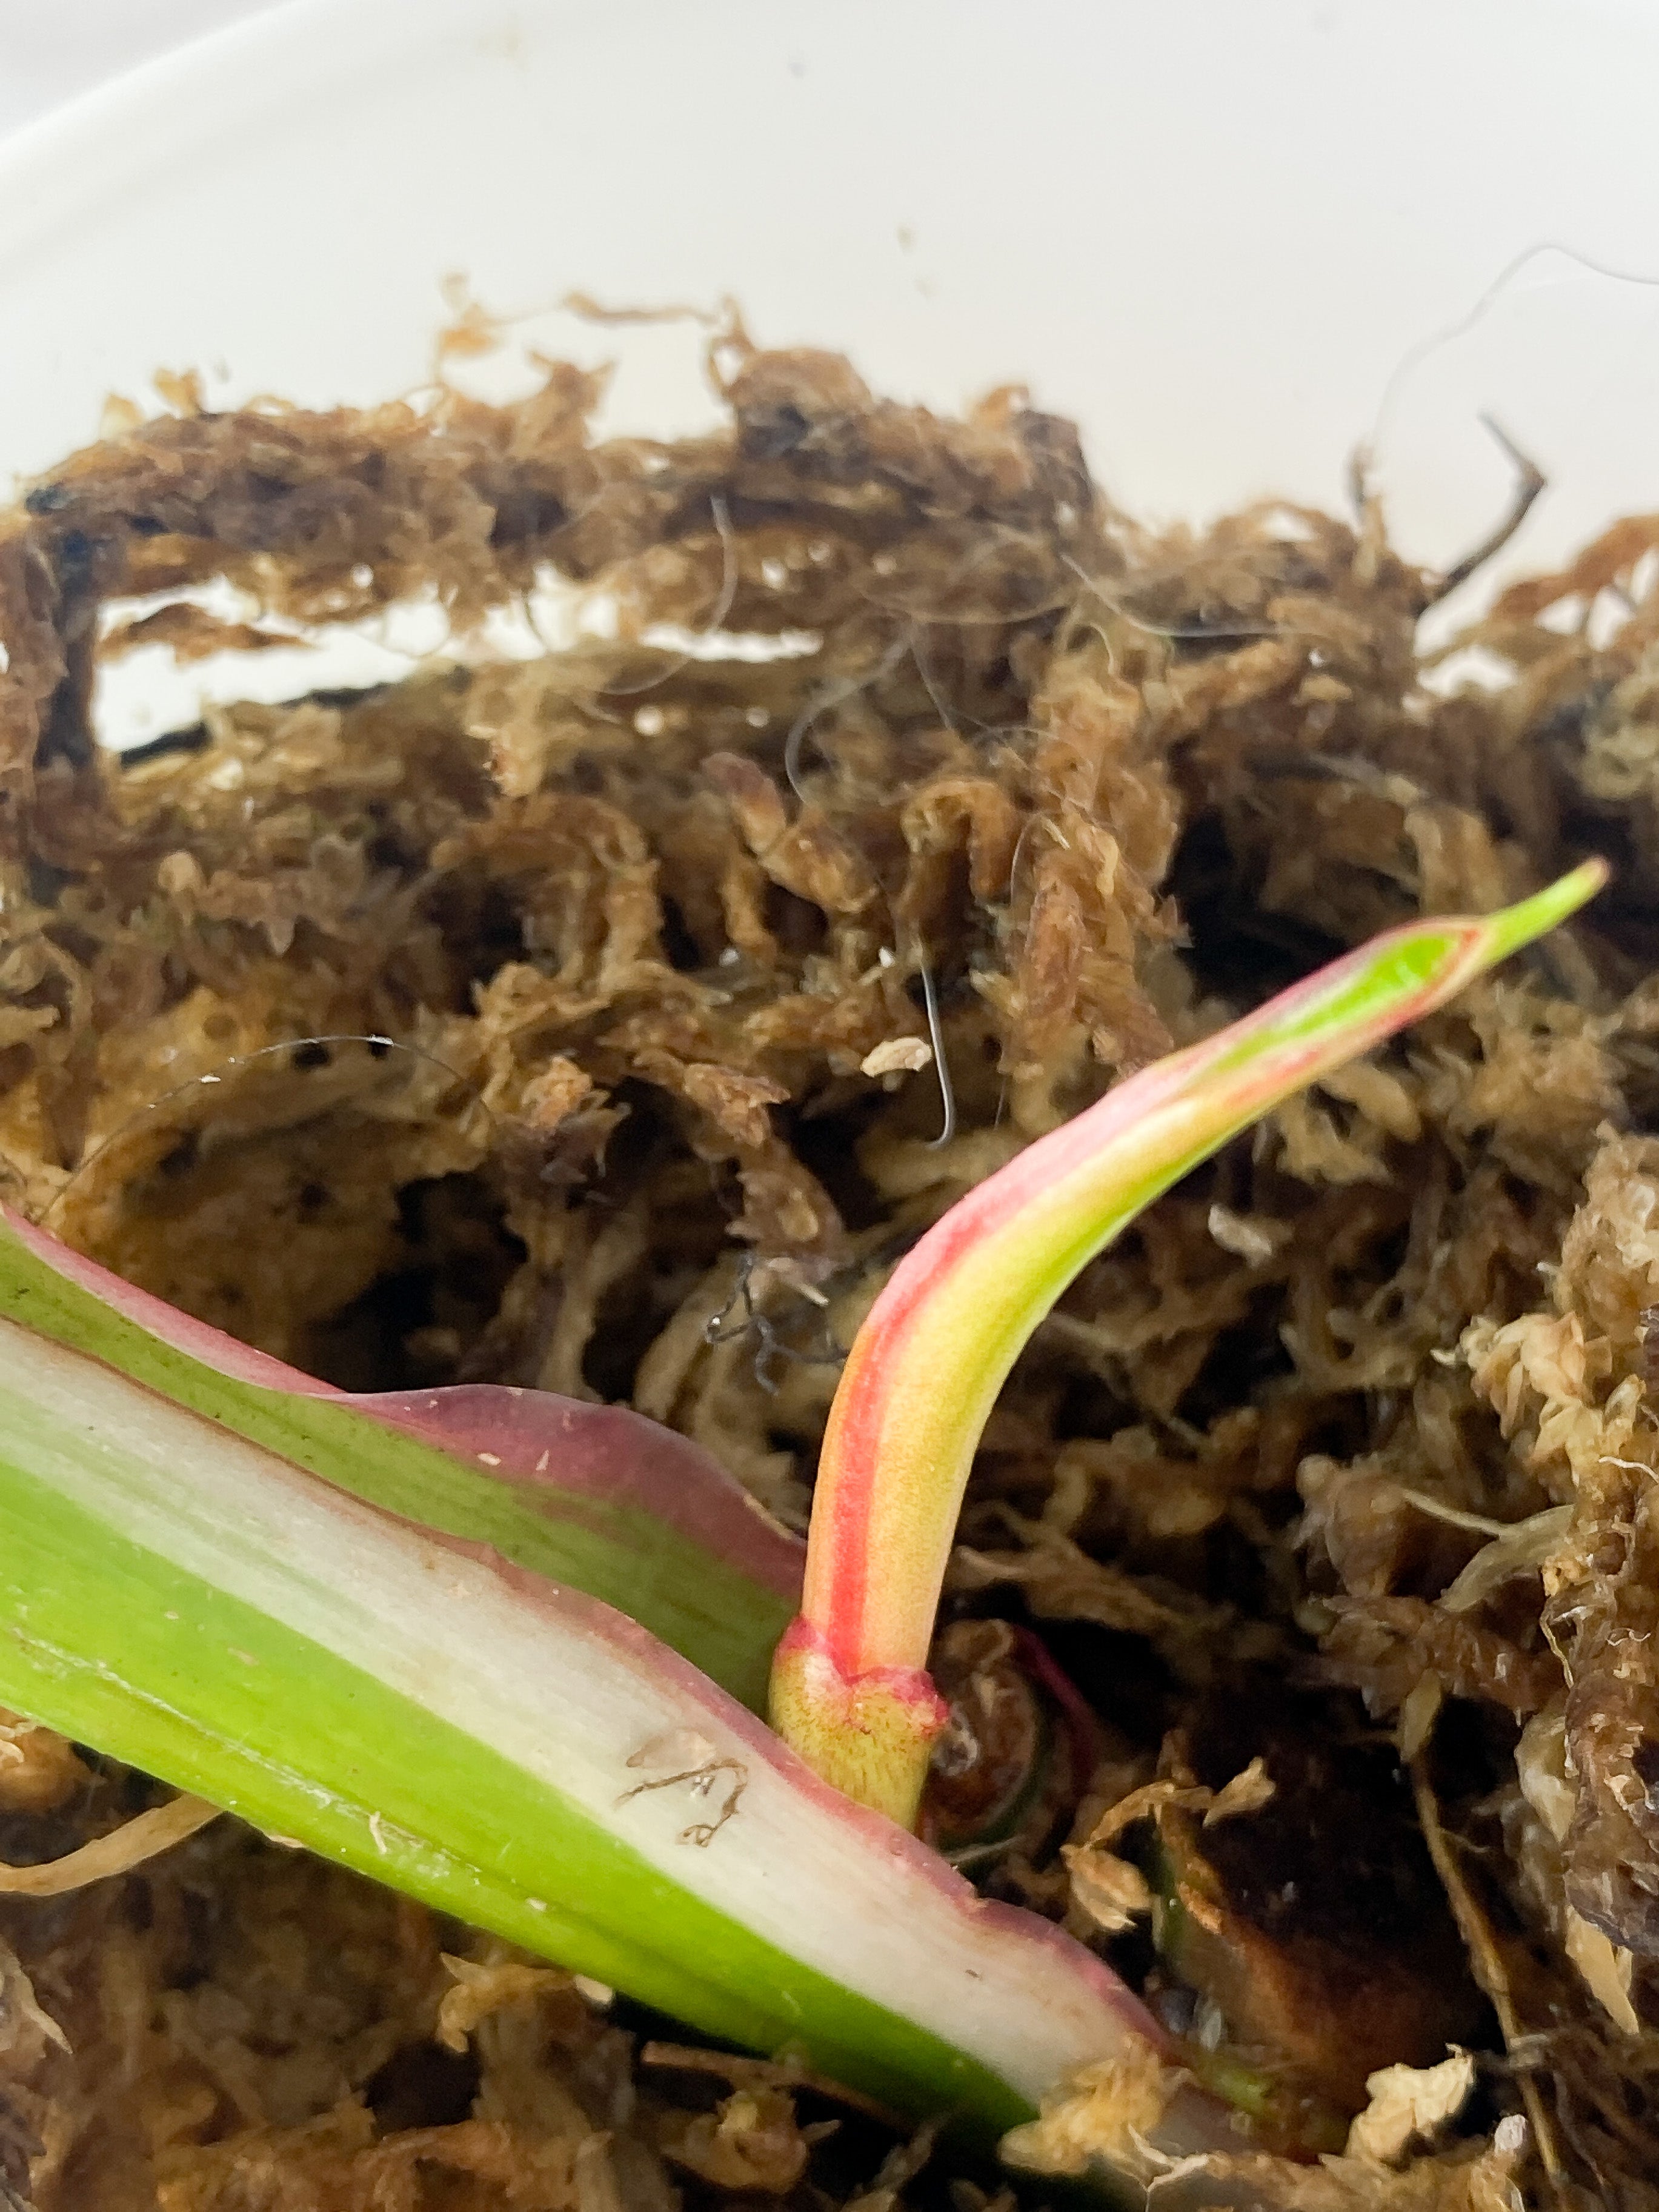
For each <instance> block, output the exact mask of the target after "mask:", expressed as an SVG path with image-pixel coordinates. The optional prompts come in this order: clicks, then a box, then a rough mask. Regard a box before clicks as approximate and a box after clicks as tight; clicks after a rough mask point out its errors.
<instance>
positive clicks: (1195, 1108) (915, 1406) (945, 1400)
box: [771, 860, 1607, 1827]
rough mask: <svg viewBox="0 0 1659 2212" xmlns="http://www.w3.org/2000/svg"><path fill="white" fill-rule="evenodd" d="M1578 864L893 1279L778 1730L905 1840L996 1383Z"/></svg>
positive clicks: (1447, 924) (780, 1658) (822, 1466)
mask: <svg viewBox="0 0 1659 2212" xmlns="http://www.w3.org/2000/svg"><path fill="white" fill-rule="evenodd" d="M1606 880H1607V869H1606V866H1604V864H1603V863H1602V862H1601V861H1599V860H1589V861H1586V862H1585V863H1584V864H1583V866H1581V867H1578V868H1575V869H1574V870H1573V871H1572V872H1571V874H1570V875H1566V876H1563V877H1562V878H1560V880H1559V882H1557V883H1555V884H1551V885H1550V886H1549V887H1548V889H1547V890H1542V891H1540V892H1538V893H1536V894H1535V895H1534V896H1533V897H1531V898H1528V899H1525V900H1523V901H1522V902H1520V903H1519V904H1518V905H1516V906H1512V907H1507V908H1504V909H1503V910H1502V911H1501V912H1499V913H1497V914H1492V915H1482V916H1480V917H1477V918H1472V919H1464V920H1451V921H1423V922H1414V923H1411V924H1408V925H1407V927H1403V928H1401V929H1396V930H1391V931H1390V932H1389V933H1388V934H1386V935H1385V936H1383V937H1379V938H1376V939H1373V940H1372V942H1371V943H1370V944H1369V945H1362V946H1361V947H1360V948H1359V949H1358V951H1355V952H1352V953H1350V954H1349V955H1348V956H1347V957H1346V958H1344V959H1341V960H1338V961H1335V962H1334V963H1332V965H1331V966H1329V967H1328V968H1324V969H1321V970H1320V971H1319V973H1318V974H1317V975H1311V976H1310V977H1309V978H1308V979H1307V980H1306V981H1304V982H1302V983H1298V984H1297V985H1296V986H1295V987H1294V988H1293V989H1291V990H1289V991H1286V992H1285V993H1283V994H1281V995H1280V996H1279V998H1276V999H1273V1000H1269V1002H1268V1003H1267V1005H1266V1006H1262V1007H1261V1008H1260V1009H1259V1010H1258V1011H1257V1012H1255V1013H1253V1014H1250V1015H1248V1016H1247V1017H1246V1018H1244V1019H1243V1021H1239V1022H1235V1023H1234V1024H1232V1025H1231V1027H1230V1028H1228V1029H1225V1030H1221V1031H1219V1032H1218V1035H1216V1036H1212V1037H1209V1038H1206V1040H1205V1042H1203V1043H1201V1044H1197V1045H1194V1046H1191V1047H1189V1048H1188V1049H1187V1050H1186V1051H1184V1052H1178V1053H1175V1054H1171V1055H1170V1058H1169V1059H1167V1060H1160V1061H1159V1062H1158V1064H1157V1065H1156V1066H1152V1067H1149V1068H1147V1069H1146V1071H1145V1073H1142V1074H1140V1075H1138V1076H1135V1077H1133V1078H1132V1079H1130V1080H1129V1081H1127V1082H1126V1083H1122V1084H1120V1085H1118V1087H1117V1088H1116V1089H1115V1091H1110V1092H1109V1093H1108V1095H1107V1096H1106V1097H1104V1098H1103V1099H1102V1100H1101V1101H1100V1102H1099V1103H1098V1104H1097V1105H1095V1106H1092V1107H1091V1108H1090V1109H1089V1110H1088V1111H1087V1112H1086V1113H1085V1114H1080V1115H1078V1117H1077V1118H1076V1120H1075V1121H1069V1122H1067V1123H1066V1124H1065V1125H1064V1127H1060V1128H1059V1129H1056V1130H1054V1132H1053V1133H1052V1134H1050V1135H1048V1136H1047V1137H1044V1138H1042V1139H1040V1141H1039V1142H1037V1143H1036V1144H1034V1145H1032V1146H1030V1147H1029V1148H1028V1149H1027V1150H1026V1151H1024V1152H1022V1153H1020V1154H1019V1156H1018V1158H1016V1159H1014V1160H1012V1161H1011V1162H1010V1163H1009V1164H1008V1165H1007V1166H1006V1168H1004V1169H1003V1170H1001V1171H1000V1173H999V1174H997V1175H994V1176H991V1177H990V1178H989V1179H988V1180H987V1182H983V1183H981V1185H980V1186H979V1188H977V1189H976V1190H974V1191H972V1192H970V1193H969V1195H968V1196H967V1197H966V1198H964V1199H963V1200H961V1201H960V1202H959V1203H958V1204H957V1205H956V1206H953V1207H952V1208H951V1211H950V1212H948V1213H947V1214H945V1217H944V1218H943V1219H942V1220H940V1221H939V1222H937V1223H936V1224H935V1225H934V1226H933V1228H932V1229H931V1230H930V1231H928V1232H927V1235H926V1236H925V1237H923V1238H922V1239H921V1242H920V1243H918V1244H916V1245H915V1247H914V1249H912V1250H911V1251H910V1252H909V1253H908V1254H907V1255H906V1256H905V1258H904V1259H903V1260H902V1261H900V1263H899V1265H898V1267H896V1268H895V1270H894V1272H893V1273H892V1276H891V1277H890V1279H889V1281H888V1283H887V1285H886V1287H885V1289H884V1291H883V1292H882V1294H881V1296H880V1297H878V1299H877V1301H876V1303H875V1304H874V1306H873V1307H872V1309H871V1311H870V1314H869V1316H868V1318H867V1319H866V1322H865V1323H864V1326H863V1328H861V1329H860V1332H859V1334H858V1337H857V1339H856V1340H855V1341H854V1346H853V1349H852V1352H851V1353H850V1355H849V1356H848V1362H847V1365H846V1369H845V1370H844V1371H843V1373H842V1380H841V1385H840V1388H839V1389H838V1390H837V1392H836V1401H835V1404H834V1407H832V1409H831V1412H830V1415H829V1427H828V1429H827V1431H826V1432H825V1436H824V1441H823V1454H822V1456H821V1458H820V1461H819V1464H818V1478H817V1495H816V1498H815V1499H814V1502H813V1508H812V1526H811V1540H810V1542H809V1546H808V1550H807V1559H806V1580H805V1591H804V1595H803V1598H802V1605H801V1611H800V1614H799V1618H798V1619H797V1620H795V1621H794V1622H793V1625H792V1626H791V1627H790V1628H789V1629H788V1631H787V1633H786V1634H785V1636H784V1638H783V1639H782V1641H781V1643H780V1644H779V1646H778V1649H777V1654H776V1656H775V1661H774V1664H773V1673H772V1707H771V1710H772V1720H773V1724H774V1726H775V1728H776V1729H777V1730H778V1732H779V1733H780V1734H781V1735H782V1736H783V1737H784V1738H785V1740H786V1741H787V1742H789V1743H790V1744H792V1745H793V1747H794V1748H795V1750H796V1751H798V1752H799V1753H800V1755H801V1757H802V1758H803V1759H805V1760H806V1762H807V1764H808V1765H811V1766H812V1767H814V1768H815V1769H816V1770H817V1772H818V1773H819V1774H821V1775H822V1776H823V1778H825V1779H826V1780H827V1781H829V1782H832V1783H834V1784H836V1786H837V1787H838V1788H840V1789H841V1790H843V1791H845V1792H846V1794H847V1795H848V1796H851V1797H854V1798H856V1799H858V1800H859V1801H860V1802H861V1803H863V1804H866V1805H869V1806H872V1807H874V1808H876V1809H877V1810H878V1811H880V1812H884V1813H886V1814H889V1815H890V1817H891V1818H892V1819H893V1820H897V1821H899V1822H900V1823H902V1825H903V1826H907V1827H909V1826H914V1825H915V1818H916V1813H917V1808H918V1806H919V1803H920V1801H921V1789H922V1784H923V1783H924V1781H925V1780H926V1778H927V1762H928V1756H929V1753H930V1750H931V1747H932V1745H933V1739H934V1737H935V1736H936V1735H937V1734H938V1732H939V1729H940V1727H941V1726H942V1725H943V1723H944V1719H945V1709H944V1706H943V1705H942V1704H941V1702H940V1700H939V1696H938V1694H937V1692H935V1690H934V1688H933V1683H932V1681H931V1680H930V1679H929V1677H928V1675H927V1652H928V1647H929V1644H930V1643H931V1642H932V1638H933V1620H934V1615H935V1613H936V1611H937V1609H938V1605H939V1589H940V1586H941V1583H942V1582H943V1579H944V1574H945V1561H946V1559H947V1557H948V1554H949V1552H950V1548H951V1541H952V1537H953V1535H954V1533H955V1529H956V1522H957V1511H958V1509H959V1507H960V1505H961V1503H962V1495H963V1488H964V1486H965V1485H966V1483H967V1480H968V1472H969V1467H970V1465H971V1463H972V1461H973V1455H974V1452H975V1448H976V1447H977V1445H978V1443H979V1439H980V1436H981V1431H982V1430H983V1428H984V1426H985V1422H986V1419H987V1416H988V1415H989V1413H990V1411H991V1408H992V1406H993V1404H994V1401H995V1399H996V1396H997V1394H998V1392H999V1391H1000V1389H1001V1388H1002V1385H1003V1383H1004V1381H1005V1379H1006V1376H1007V1374H1008V1370H1009V1369H1010V1368H1011V1367H1012V1365H1013V1363H1014V1361H1015V1359H1016V1358H1018V1355H1019V1352H1020V1351H1021V1349H1022V1348H1023V1346H1024V1344H1025V1343H1026V1340H1028V1339H1029V1337H1030V1334H1031V1333H1032V1331H1033V1330H1034V1329H1035V1328H1036V1326H1037V1324H1038V1322H1041V1321H1042V1318H1043V1316H1044V1315H1045V1314H1047V1313H1048V1310H1049V1309H1050V1308H1051V1307H1052V1306H1053V1305H1054V1302H1055V1300H1056V1299H1057V1298H1058V1297H1060V1294H1061V1293H1062V1291H1064V1290H1065V1289H1066V1285H1068V1284H1069V1283H1070V1282H1071V1281H1072V1280H1073V1277H1074V1276H1075V1275H1076V1274H1077V1273H1078V1272H1079V1269H1080V1268H1082V1267H1085V1265H1086V1264H1087V1262H1088V1261H1090V1260H1091V1259H1093V1258H1094V1256H1095V1255H1096V1254H1097V1252H1099V1251H1100V1250H1101V1249H1103V1247H1104V1246H1105V1245H1106V1244H1108V1243H1110V1241H1111V1239H1112V1238H1113V1237H1115V1235H1116V1234H1117V1232H1118V1231H1119V1230H1121V1229H1122V1228H1124V1227H1125V1226H1126V1225H1127V1224H1128V1223H1129V1222H1130V1221H1131V1220H1133V1218H1134V1217H1135V1215H1136V1214H1137V1213H1139V1212H1140V1211H1141V1209H1142V1208H1143V1207H1144V1206H1147V1205H1148V1204H1150V1202H1151V1201H1152V1200H1153V1199H1154V1198H1156V1197H1158V1195H1159V1194H1160V1193H1161V1192H1163V1191H1165V1190H1167V1189H1168V1188H1170V1185H1171V1184H1172V1183H1174V1182H1176V1181H1178V1180H1179V1178H1180V1177H1181V1176H1183V1175H1185V1174H1186V1173H1187V1172H1188V1170H1190V1169H1192V1168H1194V1167H1195V1166H1196V1165H1197V1164H1199V1162H1200V1161H1201V1160H1203V1159H1206V1158H1208V1156H1209V1155H1210V1154H1211V1153H1212V1152H1215V1151H1216V1150H1217V1149H1218V1147H1219V1146H1222V1145H1224V1144H1225V1143H1226V1141H1227V1139H1229V1138H1230V1137H1232V1136H1234V1135H1236V1134H1237V1133H1238V1132H1239V1131H1240V1130H1241V1129H1243V1128H1246V1127H1249V1124H1250V1123H1251V1122H1252V1121H1255V1120H1256V1119H1257V1118H1258V1116H1260V1115H1262V1114H1264V1113H1266V1112H1267V1110H1268V1109H1270V1108H1271V1107H1273V1106H1274V1105H1276V1104H1277V1103H1279V1100H1280V1099H1282V1098H1285V1097H1289V1096H1290V1095H1291V1093H1292V1092H1293V1091H1298V1090H1300V1089H1301V1088H1302V1087H1303V1086H1304V1085H1306V1084H1309V1083H1313V1082H1316V1081H1317V1080H1318V1079H1319V1078H1320V1077H1321V1076H1322V1075H1325V1074H1328V1073H1330V1072H1331V1071H1332V1070H1334V1069H1335V1068H1337V1067H1339V1066H1341V1065H1342V1063H1343V1062H1344V1061H1346V1060H1352V1059H1353V1058H1355V1057H1356V1056H1357V1055H1358V1054H1361V1053H1364V1052H1367V1051H1369V1050H1370V1048H1372V1047H1373V1046H1374V1045H1377V1044H1380V1043H1381V1042H1383V1039H1384V1038H1386V1037H1389V1036H1392V1035H1393V1034H1394V1032H1395V1030H1399V1029H1401V1028H1403V1027H1404V1026H1405V1025H1406V1024H1407V1023H1409V1022H1413V1021H1416V1020H1419V1018H1421V1017H1422V1016H1423V1015H1425V1014H1427V1013H1430V1012H1432V1011H1433V1010H1434V1009H1435V1008H1436V1007H1437V1006H1443V1004H1444V1003H1445V1002H1446V1000H1449V999H1450V998H1451V997H1453V996H1454V995H1455V994H1456V993H1457V992H1458V991H1460V990H1462V988H1463V987H1464V985H1465V984H1467V983H1468V982H1471V981H1473V980H1474V977H1475V976H1477V975H1480V974H1481V973H1482V972H1483V970H1485V969H1487V968H1490V967H1492V965H1493V964H1494V963H1496V962H1498V961H1499V960H1501V959H1503V958H1504V957H1506V956H1507V955H1508V954H1509V953H1510V952H1513V951H1517V950H1518V949H1519V948H1520V947H1521V946H1522V945H1527V944H1529V943H1530V942H1531V941H1532V939H1534V938H1536V937H1539V936H1541V935H1542V934H1543V933H1544V932H1545V931H1547V930H1548V929H1552V928H1553V927H1555V925H1556V924H1557V923H1558V922H1560V921H1565V919H1566V918H1567V916H1568V915H1571V914H1572V913H1574V912H1575V911H1576V910H1577V908H1579V907H1581V906H1582V905H1583V903H1584V902H1585V901H1586V900H1587V899H1589V898H1590V897H1592V896H1594V895H1595V892H1596V891H1597V890H1600V889H1601V885H1602V884H1603V883H1604V882H1605V881H1606Z"/></svg>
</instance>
